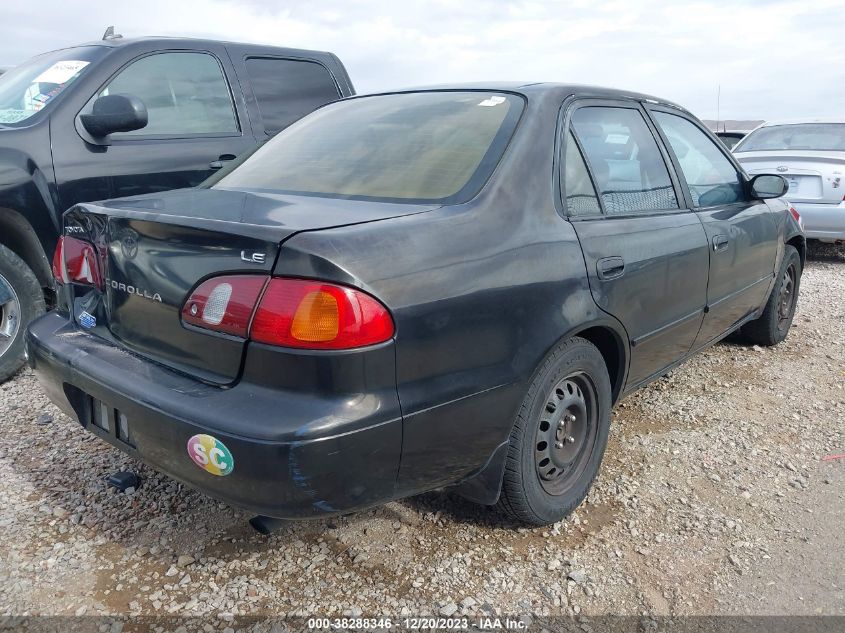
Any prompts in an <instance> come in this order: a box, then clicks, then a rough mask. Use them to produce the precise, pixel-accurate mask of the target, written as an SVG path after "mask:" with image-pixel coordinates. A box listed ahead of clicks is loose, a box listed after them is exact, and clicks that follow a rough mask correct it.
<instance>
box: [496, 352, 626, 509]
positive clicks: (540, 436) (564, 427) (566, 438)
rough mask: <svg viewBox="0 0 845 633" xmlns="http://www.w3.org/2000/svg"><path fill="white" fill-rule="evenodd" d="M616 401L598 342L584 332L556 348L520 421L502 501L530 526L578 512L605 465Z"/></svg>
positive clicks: (513, 437) (516, 425)
mask: <svg viewBox="0 0 845 633" xmlns="http://www.w3.org/2000/svg"><path fill="white" fill-rule="evenodd" d="M610 408H611V387H610V377H609V376H608V372H607V367H606V366H605V363H604V359H603V358H602V355H601V353H600V352H599V351H598V349H597V348H596V347H595V346H594V345H593V344H592V343H590V342H589V341H587V340H585V339H582V338H578V337H575V338H572V339H570V340H568V341H566V342H565V343H563V344H561V345H560V346H559V347H558V348H557V349H555V351H554V352H552V353H551V354H550V355H549V356H548V358H547V359H546V360H545V361H544V363H543V365H542V366H541V368H540V369H539V370H538V371H537V373H536V375H535V377H534V380H533V381H532V383H531V386H530V387H529V389H528V393H527V394H526V396H525V399H524V400H523V402H522V406H521V407H520V410H519V413H518V414H517V417H516V420H515V422H514V427H513V431H512V432H511V436H510V445H509V447H508V456H507V461H506V464H505V476H504V480H503V482H502V494H501V497H500V500H499V506H500V508H501V509H502V510H504V511H505V512H506V513H507V514H509V515H510V516H512V517H513V518H515V519H517V520H519V521H522V522H524V523H528V524H531V525H545V524H547V523H553V522H555V521H559V520H560V519H562V518H563V517H565V516H566V515H568V514H569V513H570V512H572V510H574V509H575V508H576V507H577V506H578V505H579V504H580V503H581V502H582V501H583V500H584V497H586V496H587V492H588V491H589V489H590V485H591V484H592V482H593V480H594V479H595V476H596V473H597V472H598V468H599V465H600V464H601V460H602V457H603V455H604V449H605V446H606V445H607V434H608V430H609V427H610Z"/></svg>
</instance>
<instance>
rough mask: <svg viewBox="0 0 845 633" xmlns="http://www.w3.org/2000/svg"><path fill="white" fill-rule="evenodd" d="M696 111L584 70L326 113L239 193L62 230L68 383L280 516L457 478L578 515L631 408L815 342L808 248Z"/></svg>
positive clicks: (207, 193) (769, 191)
mask: <svg viewBox="0 0 845 633" xmlns="http://www.w3.org/2000/svg"><path fill="white" fill-rule="evenodd" d="M785 190H786V183H785V182H784V180H783V178H782V177H780V176H777V175H758V176H756V177H754V178H752V179H750V180H749V179H747V178H746V176H745V175H744V174H743V173H742V170H741V169H740V168H739V165H738V164H737V163H736V162H735V160H734V158H733V157H732V156H731V154H730V152H729V151H728V150H727V149H726V148H725V147H724V145H722V143H720V142H719V141H718V139H716V137H714V136H713V135H712V133H710V132H708V131H707V130H706V128H704V127H703V126H702V124H701V123H700V122H699V121H698V120H697V119H695V118H694V117H693V116H692V115H691V114H689V113H688V112H687V111H686V110H683V109H682V108H680V107H678V106H676V105H673V104H671V103H668V102H665V101H662V100H660V99H656V98H654V97H646V96H644V95H639V94H634V93H629V92H622V91H615V90H608V89H599V88H588V87H583V86H578V87H576V86H567V85H558V84H529V85H518V84H504V85H502V84H496V85H490V86H489V87H487V88H481V87H478V86H474V87H472V88H468V87H462V86H456V87H454V88H451V89H446V88H442V89H432V90H417V91H403V92H400V93H394V94H384V95H377V96H365V97H356V98H352V99H345V100H343V101H340V102H338V103H333V104H329V105H327V106H325V107H323V108H321V109H320V110H318V111H317V112H315V113H313V114H311V115H309V116H307V117H305V118H304V119H302V120H301V121H299V122H297V123H295V124H294V125H291V126H290V127H289V128H287V129H285V130H284V131H282V132H281V133H279V134H278V135H276V137H275V138H273V139H272V140H271V141H269V142H268V143H267V144H266V145H264V146H263V147H261V148H260V149H259V150H258V151H257V152H256V153H254V154H253V155H252V156H250V157H249V158H248V159H247V160H246V161H245V162H244V163H242V164H241V165H239V166H237V167H236V168H235V169H233V170H232V171H231V172H229V173H228V174H227V175H225V176H224V177H222V178H221V179H219V180H217V181H216V182H215V183H213V184H205V185H203V186H202V187H201V188H197V189H191V190H188V191H176V192H169V193H162V194H152V195H146V196H135V197H132V198H127V199H124V200H113V201H108V202H103V203H96V204H78V205H76V206H74V207H73V208H72V209H70V210H69V211H68V212H67V213H66V214H65V218H64V237H63V238H62V242H61V245H60V247H59V249H58V250H57V254H56V258H55V260H54V266H53V268H54V271H55V274H56V277H57V283H58V284H59V288H60V290H59V302H58V306H57V309H56V311H54V312H52V313H50V314H48V315H46V316H44V317H42V318H41V319H39V320H38V321H36V322H35V323H33V324H32V325H31V326H30V328H29V334H28V347H29V358H30V362H31V364H32V367H33V368H34V370H35V373H36V375H37V376H38V378H39V380H40V381H41V383H42V384H43V385H44V387H45V389H46V391H47V393H48V395H49V396H50V398H51V399H52V400H53V401H54V402H56V403H57V404H58V405H59V406H60V407H61V408H62V409H63V410H64V411H66V412H67V413H68V414H69V415H71V416H73V417H74V418H77V419H78V420H79V422H80V423H81V424H82V425H83V426H85V427H86V428H87V429H89V430H90V431H91V432H93V433H95V434H96V435H98V436H99V437H100V438H102V439H104V440H105V441H107V442H110V443H112V444H113V445H115V446H117V447H119V448H120V449H122V450H124V451H126V452H127V453H130V454H132V455H137V456H138V457H139V458H140V459H143V460H146V461H147V462H149V463H151V464H152V465H153V466H155V467H156V468H158V469H159V470H161V471H164V472H166V473H169V474H170V475H171V476H173V477H175V478H176V479H178V480H180V481H183V482H185V483H187V484H190V485H191V486H194V487H196V488H199V489H201V490H204V491H205V492H207V493H208V494H210V495H211V496H213V497H217V498H219V499H222V500H225V501H227V502H230V503H232V504H235V505H238V506H243V507H246V508H249V509H251V510H253V511H254V512H257V513H259V514H262V515H268V516H271V517H281V518H307V517H317V516H323V515H330V514H339V513H345V512H350V511H353V510H356V509H360V508H364V507H367V506H371V505H374V504H379V503H383V502H386V501H388V500H391V499H397V498H401V497H406V496H409V495H413V494H417V493H421V492H424V491H428V490H432V489H435V488H440V487H442V486H447V485H458V490H459V492H461V494H464V495H465V496H467V497H468V498H470V499H473V500H475V501H478V502H480V503H485V504H493V503H496V502H499V503H500V505H501V507H502V508H503V509H504V510H505V511H506V512H507V513H509V514H510V515H511V516H512V517H514V518H516V519H517V520H519V521H522V522H525V523H529V524H545V523H550V522H554V521H557V520H559V519H560V518H561V517H563V516H565V515H566V514H567V513H569V512H570V511H572V510H573V509H574V508H575V507H576V506H577V505H578V504H579V503H580V502H581V501H582V500H583V498H584V496H585V495H586V494H587V491H588V490H589V487H590V485H591V482H592V481H593V478H594V477H595V476H596V473H597V471H598V468H599V464H600V462H601V460H602V455H603V453H604V449H605V444H606V442H607V437H608V429H609V425H610V411H611V406H612V405H613V403H614V402H616V401H618V400H619V399H620V398H621V397H622V396H623V395H624V394H626V393H629V392H631V391H633V390H635V389H637V388H639V387H641V386H642V385H645V384H646V383H648V382H649V381H651V380H654V379H655V378H657V377H659V376H661V375H663V374H665V373H666V371H667V370H668V369H670V368H671V367H674V366H675V365H677V364H679V363H681V362H683V361H684V360H685V359H687V358H689V357H690V356H691V355H693V354H695V353H696V352H698V351H700V350H702V349H704V348H705V347H707V346H709V345H712V344H713V343H714V342H716V341H718V340H720V339H721V338H722V337H724V336H726V335H727V334H729V333H731V332H734V331H736V330H737V329H739V328H741V331H742V333H743V334H744V335H745V336H746V337H747V338H748V339H749V340H750V341H753V342H755V343H758V344H761V345H774V344H777V343H778V342H780V341H782V340H783V339H784V338H785V337H786V335H787V333H788V331H789V328H790V325H791V322H792V318H793V314H794V310H795V304H796V301H797V297H798V288H799V284H800V280H801V270H802V266H803V263H804V252H805V244H804V237H803V235H802V234H801V230H800V228H799V226H798V224H797V222H796V219H795V217H794V216H793V215H792V213H791V212H790V210H789V207H788V205H787V204H786V203H785V202H783V201H782V200H778V199H776V198H778V197H779V196H780V195H782V194H783V192H784V191H785Z"/></svg>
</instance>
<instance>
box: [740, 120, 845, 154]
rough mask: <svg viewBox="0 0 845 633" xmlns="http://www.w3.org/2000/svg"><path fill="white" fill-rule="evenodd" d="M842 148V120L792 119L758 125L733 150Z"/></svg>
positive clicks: (844, 141) (844, 126)
mask: <svg viewBox="0 0 845 633" xmlns="http://www.w3.org/2000/svg"><path fill="white" fill-rule="evenodd" d="M802 149H803V150H812V151H833V152H845V123H795V124H792V125H771V126H767V127H761V128H758V129H757V130H755V131H753V132H752V133H751V134H749V135H748V136H746V137H745V138H744V139H743V141H742V143H741V144H739V145H737V147H736V148H735V151H737V152H766V151H781V150H802Z"/></svg>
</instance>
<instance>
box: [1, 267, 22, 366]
mask: <svg viewBox="0 0 845 633" xmlns="http://www.w3.org/2000/svg"><path fill="white" fill-rule="evenodd" d="M0 284H2V285H5V286H6V287H7V288H9V290H11V292H12V298H11V299H9V300H8V301H7V302H6V303H4V304H2V305H0V356H3V355H4V354H5V353H6V352H8V351H9V348H11V347H12V343H14V342H15V337H16V336H17V335H18V330H19V329H20V326H21V302H20V301H19V300H18V295H17V294H16V293H15V289H14V288H13V287H12V284H10V283H9V282H8V281H6V278H5V277H4V276H3V275H0Z"/></svg>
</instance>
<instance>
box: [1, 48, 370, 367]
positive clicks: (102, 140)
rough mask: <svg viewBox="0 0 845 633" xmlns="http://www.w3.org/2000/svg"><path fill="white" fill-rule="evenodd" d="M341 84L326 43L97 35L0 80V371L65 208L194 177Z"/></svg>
mask: <svg viewBox="0 0 845 633" xmlns="http://www.w3.org/2000/svg"><path fill="white" fill-rule="evenodd" d="M352 94H354V88H353V87H352V83H351V82H350V80H349V76H348V74H347V72H346V70H345V68H344V67H343V65H342V64H341V62H340V60H339V59H338V58H337V57H336V56H335V55H333V54H332V53H326V52H317V51H307V50H295V49H289V48H276V47H268V46H256V45H247V44H233V43H228V42H217V41H207V40H195V39H173V38H140V39H104V40H103V41H98V42H94V43H90V44H84V45H81V46H75V47H72V48H66V49H62V50H58V51H54V52H51V53H46V54H44V55H40V56H38V57H35V58H34V59H31V60H30V61H28V62H26V63H24V64H22V65H21V66H19V67H17V68H14V69H11V70H8V71H7V72H6V73H4V74H3V75H2V76H0V381H2V380H5V379H6V378H8V377H9V376H10V375H11V374H13V373H14V372H15V371H17V369H18V368H19V367H20V365H21V364H22V362H23V332H24V330H25V326H26V324H27V323H28V322H30V321H31V320H32V319H34V318H35V317H36V316H38V315H39V314H40V313H42V312H44V310H45V307H46V306H50V305H51V304H52V302H53V275H52V274H51V271H50V258H51V257H52V255H53V251H54V249H55V246H56V241H57V239H58V236H59V232H60V230H61V216H62V212H63V211H64V210H65V209H67V208H68V207H70V206H71V205H73V204H76V203H79V202H87V201H92V200H100V199H107V198H115V197H121V196H129V195H134V194H142V193H154V192H159V191H165V190H168V189H178V188H184V187H193V186H195V185H198V184H199V183H200V182H202V181H203V180H205V179H206V178H207V177H208V176H209V175H211V174H212V173H214V170H219V169H220V168H221V167H223V166H224V165H225V164H226V163H227V161H232V160H234V159H235V158H236V157H238V156H242V155H244V154H246V153H247V152H249V151H250V150H252V149H253V148H254V147H255V146H257V145H259V144H260V143H261V142H263V141H264V140H266V139H267V138H269V137H270V136H272V135H273V134H275V133H276V132H278V131H279V130H281V129H284V128H285V127H287V126H288V125H289V124H290V123H292V122H293V121H295V120H297V119H299V118H300V117H302V116H304V115H305V114H308V113H309V112H311V111H313V110H315V109H316V108H318V107H319V106H321V105H323V104H325V103H328V102H330V101H334V100H336V99H338V98H341V97H347V96H349V95H352Z"/></svg>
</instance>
